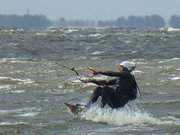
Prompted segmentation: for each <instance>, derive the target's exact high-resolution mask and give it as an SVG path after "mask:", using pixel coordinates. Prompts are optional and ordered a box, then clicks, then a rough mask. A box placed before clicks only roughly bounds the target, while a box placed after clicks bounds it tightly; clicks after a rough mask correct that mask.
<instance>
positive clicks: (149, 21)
mask: <svg viewBox="0 0 180 135" xmlns="http://www.w3.org/2000/svg"><path fill="white" fill-rule="evenodd" d="M50 26H56V27H120V28H162V27H165V26H170V27H174V28H180V16H179V15H172V16H171V17H170V19H169V21H168V22H166V21H165V20H164V18H163V17H161V16H160V15H150V16H128V17H119V18H117V19H115V20H99V21H86V20H66V19H65V18H60V19H59V20H57V21H51V20H50V19H48V18H47V17H46V16H44V15H28V14H26V15H22V16H20V15H0V27H21V28H47V27H50Z"/></svg>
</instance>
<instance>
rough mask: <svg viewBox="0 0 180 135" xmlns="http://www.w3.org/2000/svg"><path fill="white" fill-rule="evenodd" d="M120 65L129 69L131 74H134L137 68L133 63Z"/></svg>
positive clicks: (128, 62)
mask: <svg viewBox="0 0 180 135" xmlns="http://www.w3.org/2000/svg"><path fill="white" fill-rule="evenodd" d="M119 65H121V66H123V67H125V68H127V69H128V70H129V72H132V71H133V70H134V69H135V68H136V64H135V63H134V62H131V61H123V62H121V63H120V64H119Z"/></svg>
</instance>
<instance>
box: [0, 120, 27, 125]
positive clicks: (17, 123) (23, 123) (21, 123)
mask: <svg viewBox="0 0 180 135" xmlns="http://www.w3.org/2000/svg"><path fill="white" fill-rule="evenodd" d="M28 124H29V123H27V122H8V121H7V122H0V126H15V125H28Z"/></svg>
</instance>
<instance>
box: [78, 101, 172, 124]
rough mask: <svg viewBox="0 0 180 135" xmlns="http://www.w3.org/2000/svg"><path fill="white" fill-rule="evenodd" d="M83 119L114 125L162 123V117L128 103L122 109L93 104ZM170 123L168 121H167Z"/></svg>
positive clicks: (82, 116) (82, 115)
mask: <svg viewBox="0 0 180 135" xmlns="http://www.w3.org/2000/svg"><path fill="white" fill-rule="evenodd" d="M80 117H81V118H82V119H85V120H91V121H94V122H103V123H107V124H113V125H124V124H134V125H139V124H162V123H164V122H162V121H161V120H160V119H157V118H155V117H153V116H152V114H150V113H147V112H143V111H141V110H140V109H138V107H137V106H136V105H134V104H133V106H132V105H130V104H128V105H126V106H125V107H123V108H120V109H111V108H100V107H99V106H98V105H95V106H92V107H91V108H89V109H88V110H87V111H85V112H83V113H82V114H81V116H80ZM165 123H167V124H168V122H165Z"/></svg>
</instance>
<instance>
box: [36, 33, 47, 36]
mask: <svg viewBox="0 0 180 135" xmlns="http://www.w3.org/2000/svg"><path fill="white" fill-rule="evenodd" d="M35 35H36V36H47V33H43V32H37V33H36V34H35Z"/></svg>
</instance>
